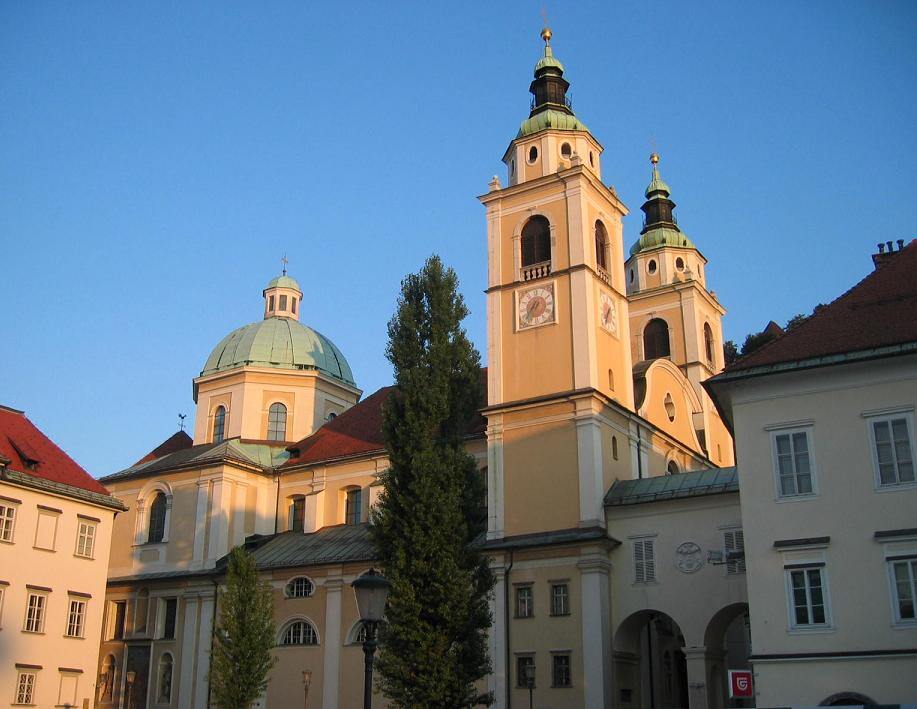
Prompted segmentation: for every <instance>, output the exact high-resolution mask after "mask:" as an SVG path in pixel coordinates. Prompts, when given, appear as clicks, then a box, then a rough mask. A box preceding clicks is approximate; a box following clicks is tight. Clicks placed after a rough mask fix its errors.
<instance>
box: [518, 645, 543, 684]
mask: <svg viewBox="0 0 917 709" xmlns="http://www.w3.org/2000/svg"><path fill="white" fill-rule="evenodd" d="M523 665H533V666H534V667H535V678H534V679H535V681H534V682H533V683H532V689H537V688H538V666H537V665H535V653H533V652H524V653H519V654H517V655H516V689H528V688H529V686H528V684H526V682H525V670H523V669H522V667H523Z"/></svg>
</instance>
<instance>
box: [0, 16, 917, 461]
mask: <svg viewBox="0 0 917 709" xmlns="http://www.w3.org/2000/svg"><path fill="white" fill-rule="evenodd" d="M548 12H549V17H550V24H551V26H552V28H553V30H554V41H553V45H554V49H555V53H556V55H557V56H558V57H559V58H560V59H561V60H562V61H563V62H564V64H565V66H566V68H567V74H566V76H567V78H568V79H569V80H570V82H571V84H572V88H571V94H572V97H573V101H574V108H575V110H576V113H577V115H578V116H579V117H580V118H581V119H582V120H583V121H584V122H585V123H586V124H587V125H588V126H589V127H590V129H591V130H592V132H593V133H594V135H595V136H596V137H597V138H598V140H599V141H600V142H601V143H602V144H603V145H604V146H605V154H604V157H603V171H604V177H605V180H606V182H608V183H609V184H612V185H614V186H615V188H616V189H617V191H618V193H619V195H620V196H621V197H622V198H623V200H624V201H625V203H626V204H627V205H628V206H629V207H630V209H631V213H632V216H631V217H630V218H629V219H628V220H627V222H626V224H625V239H626V242H627V244H628V245H629V244H630V243H632V242H633V240H634V239H635V238H636V236H637V234H638V232H639V228H640V213H639V207H640V204H641V203H642V194H643V189H644V187H645V185H646V183H647V182H648V179H649V165H648V162H647V156H648V155H649V153H650V151H651V147H652V146H653V145H655V146H656V148H657V149H658V151H659V152H660V153H661V154H662V159H663V162H662V163H661V168H662V173H663V177H664V178H665V179H666V181H667V182H668V183H669V184H670V185H671V187H672V189H673V198H674V200H675V201H676V203H677V204H678V210H677V214H678V216H679V223H680V225H681V226H682V228H683V229H684V230H685V231H686V232H687V233H688V235H689V236H690V237H691V238H692V239H693V240H694V242H695V243H696V244H697V245H698V247H699V248H700V249H701V250H702V251H703V253H704V254H705V255H706V256H707V258H708V259H709V262H710V264H709V266H708V269H707V271H708V280H709V283H710V285H711V287H712V288H713V289H715V290H716V291H717V294H718V296H719V298H720V300H721V302H723V303H724V304H725V305H726V307H727V308H728V309H729V313H728V315H727V317H726V320H725V328H726V334H727V337H730V338H732V339H735V340H737V341H740V342H741V340H742V338H744V336H745V334H746V333H748V332H749V331H752V330H758V329H760V328H761V327H763V326H764V324H765V323H766V322H767V321H768V320H769V319H774V320H777V321H778V322H783V321H785V320H786V319H788V318H789V317H791V316H792V315H794V314H796V313H798V312H808V311H810V310H811V309H812V307H813V306H814V305H816V304H817V303H820V302H825V301H829V300H831V299H833V298H834V297H836V296H837V295H839V294H840V293H841V292H843V291H844V290H846V289H847V288H849V287H850V286H851V285H853V284H854V283H855V282H856V281H858V280H859V279H860V278H862V277H863V276H864V275H866V273H867V272H868V271H869V270H870V269H871V263H870V260H869V254H870V253H871V252H872V251H873V250H875V244H876V242H878V241H886V240H888V239H898V238H905V239H909V238H911V237H913V236H914V235H915V229H914V217H915V212H914V207H913V196H912V191H913V189H914V188H913V185H914V184H915V183H917V167H915V165H917V160H915V158H917V131H915V130H914V121H915V114H917V111H915V108H917V85H915V84H917V79H915V77H917V42H914V40H913V38H914V36H915V35H917V5H915V4H914V3H913V2H906V1H903V2H893V1H883V2H843V3H838V2H774V3H757V4H752V3H727V2H716V3H680V2H671V3H670V2H655V3H645V2H640V3H638V2H615V3H609V2H595V3H589V2H577V3H556V2H555V3H551V4H550V5H549V6H548ZM540 13H541V3H539V2H526V3H510V2H500V3H494V2H490V3H471V2H466V3H448V4H446V3H419V2H418V3H394V2H392V3H346V4H344V3H322V4H317V3H303V2H279V1H278V2H223V1H221V2H216V1H215V2H204V1H201V2H194V3H188V2H157V3H139V2H108V3H105V2H80V3H60V2H39V1H32V0H23V1H21V2H15V1H10V2H4V3H2V4H0V96H2V105H3V109H2V111H0V254H2V263H3V268H2V278H0V298H2V300H0V302H2V308H3V323H4V326H5V337H4V348H3V355H2V360H0V361H2V368H0V403H4V404H7V405H10V406H14V407H17V408H20V409H26V410H27V413H28V415H29V416H30V417H31V418H32V420H33V421H35V422H36V423H37V424H38V425H39V426H41V427H42V428H43V429H44V430H45V431H46V432H47V433H48V434H49V435H51V437H52V438H54V439H55V440H56V441H57V442H58V443H59V444H60V445H61V446H62V447H63V448H64V449H65V450H67V452H69V453H70V454H71V455H72V456H74V457H75V458H76V460H77V461H78V462H80V463H81V464H82V465H83V466H84V467H86V468H87V469H88V470H90V472H92V473H93V474H95V475H103V474H106V473H110V472H113V471H115V470H118V469H120V468H122V467H125V466H127V465H129V464H130V463H132V462H133V461H134V460H136V459H137V458H139V457H140V456H142V455H143V454H145V453H146V452H147V451H148V450H150V449H151V448H153V447H154V446H155V445H157V444H158V443H159V442H160V441H162V440H163V439H165V438H166V437H167V436H169V435H171V434H172V433H173V432H174V431H175V430H176V429H177V420H178V419H177V414H178V413H179V412H185V413H187V414H189V415H190V416H189V420H190V419H191V418H193V413H194V407H193V403H192V399H191V379H192V378H193V377H194V376H195V375H197V374H198V373H199V372H200V369H201V366H202V365H203V362H204V360H205V359H206V357H207V355H208V353H209V352H210V350H211V348H212V347H213V346H214V345H215V344H216V343H217V342H218V341H219V340H220V338H222V337H223V336H224V335H225V334H226V333H228V332H229V331H230V330H231V329H233V328H235V327H238V326H240V325H243V324H245V323H247V322H251V321H254V320H256V319H258V318H259V317H260V316H261V307H262V304H261V289H262V288H263V286H264V284H265V283H266V282H267V281H268V280H269V279H270V278H271V277H272V276H274V275H276V274H277V272H278V271H279V268H280V257H281V256H282V255H283V254H284V253H286V254H287V256H288V258H289V260H290V272H291V275H294V276H295V277H296V278H297V279H299V281H300V283H301V284H302V285H303V289H304V291H305V295H304V307H303V320H304V321H305V322H307V323H308V324H310V325H311V326H313V327H314V328H315V329H317V330H319V331H320V332H322V333H324V334H325V335H327V336H328V337H330V338H332V339H333V340H334V341H335V343H336V344H337V345H338V346H339V347H340V348H341V349H342V350H343V352H344V353H345V355H346V356H347V357H348V360H349V361H350V364H351V366H352V368H353V370H354V373H355V376H356V378H357V381H358V384H359V385H360V386H361V387H362V388H363V389H364V391H365V392H366V393H367V394H369V393H371V392H372V391H374V390H375V389H376V388H378V387H380V386H383V385H385V384H387V383H389V382H390V378H391V372H390V368H389V365H388V363H387V362H386V360H385V358H384V355H383V351H384V346H385V326H386V323H387V321H388V319H389V318H390V317H391V314H392V312H393V309H394V303H395V299H396V297H397V294H398V288H399V283H400V280H401V278H402V277H403V276H404V274H406V273H408V272H410V271H413V270H416V269H417V268H418V267H419V266H420V265H421V264H422V262H423V260H424V259H425V258H426V256H427V255H429V254H430V253H432V252H437V253H439V254H440V255H441V256H442V257H443V259H444V260H445V261H446V262H447V263H449V264H451V265H452V266H453V267H454V268H455V269H456V270H457V272H458V274H459V277H460V279H461V282H462V288H463V291H464V293H465V295H466V298H467V300H468V304H469V306H470V307H471V309H472V315H471V317H470V318H469V320H468V323H467V326H468V330H469V332H470V334H471V335H472V337H473V338H474V340H475V342H476V343H477V345H478V348H479V349H480V350H481V351H482V352H485V351H486V333H485V319H484V296H483V289H484V287H485V257H486V253H485V223H484V210H483V208H482V207H481V206H480V204H478V202H477V201H476V199H475V197H476V196H477V195H479V194H482V193H484V192H485V191H486V189H487V182H488V180H489V179H490V177H491V176H492V175H493V174H495V173H497V174H500V175H501V177H502V176H503V175H504V170H503V166H502V164H501V163H500V157H501V156H502V155H503V152H504V150H505V148H506V146H507V145H508V143H509V140H510V139H511V138H512V137H513V136H514V135H515V132H516V130H517V129H518V126H519V123H520V121H522V120H523V119H524V118H526V116H527V112H528V105H529V94H528V93H527V89H528V85H529V82H530V80H531V72H532V67H533V65H534V63H535V61H536V60H537V59H538V56H539V54H540V52H541V46H542V44H541V41H540V39H539V38H538V32H539V30H540V27H541V17H540Z"/></svg>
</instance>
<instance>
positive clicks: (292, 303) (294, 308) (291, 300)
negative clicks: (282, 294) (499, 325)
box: [290, 296, 299, 315]
mask: <svg viewBox="0 0 917 709" xmlns="http://www.w3.org/2000/svg"><path fill="white" fill-rule="evenodd" d="M297 300H299V299H298V298H297V297H296V296H293V297H292V298H290V308H291V309H292V310H293V315H296V301H297Z"/></svg>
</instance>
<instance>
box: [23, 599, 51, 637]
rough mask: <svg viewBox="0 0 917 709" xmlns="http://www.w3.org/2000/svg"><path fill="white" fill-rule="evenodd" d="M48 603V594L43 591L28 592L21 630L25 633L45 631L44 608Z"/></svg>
mask: <svg viewBox="0 0 917 709" xmlns="http://www.w3.org/2000/svg"><path fill="white" fill-rule="evenodd" d="M47 605H48V596H47V595H46V594H44V593H34V592H32V593H29V601H28V603H27V604H26V611H25V625H24V626H23V628H22V629H23V630H24V631H25V632H27V633H43V632H44V631H45V609H46V608H47Z"/></svg>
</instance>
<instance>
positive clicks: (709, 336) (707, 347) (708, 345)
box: [704, 322, 713, 364]
mask: <svg viewBox="0 0 917 709" xmlns="http://www.w3.org/2000/svg"><path fill="white" fill-rule="evenodd" d="M704 351H705V352H706V353H707V361H708V362H709V363H710V364H713V330H711V329H710V323H706V322H705V323H704Z"/></svg>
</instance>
